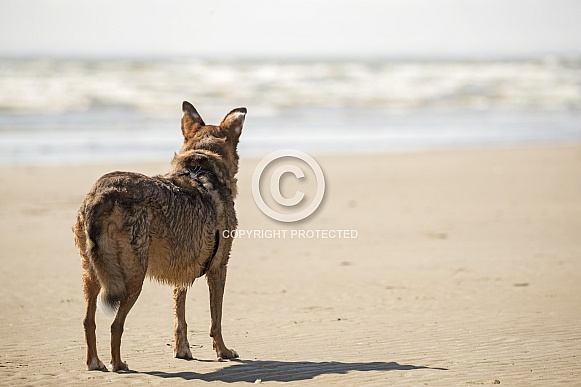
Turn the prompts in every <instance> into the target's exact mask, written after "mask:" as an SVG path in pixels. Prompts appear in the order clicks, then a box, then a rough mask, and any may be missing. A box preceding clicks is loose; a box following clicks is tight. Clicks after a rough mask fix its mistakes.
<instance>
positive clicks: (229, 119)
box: [220, 107, 246, 140]
mask: <svg viewBox="0 0 581 387" xmlns="http://www.w3.org/2000/svg"><path fill="white" fill-rule="evenodd" d="M245 118H246V108H244V107H241V108H237V109H234V110H232V111H231V112H230V113H228V114H226V117H224V119H223V120H222V123H221V124H220V126H221V127H222V128H224V129H227V130H228V133H230V135H231V136H232V137H233V138H235V139H236V140H238V138H239V137H240V134H241V133H242V126H243V125H244V119H245Z"/></svg>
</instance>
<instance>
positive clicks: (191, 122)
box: [182, 101, 206, 139]
mask: <svg viewBox="0 0 581 387" xmlns="http://www.w3.org/2000/svg"><path fill="white" fill-rule="evenodd" d="M182 111H183V112H184V115H183V116H182V134H183V135H184V138H186V139H187V138H190V137H191V136H192V134H193V133H194V132H195V131H196V130H197V129H198V128H200V127H201V126H205V125H206V124H205V123H204V120H203V119H202V117H201V116H200V114H199V113H198V111H197V110H196V108H195V107H194V105H192V104H191V103H189V102H188V101H184V102H183V104H182Z"/></svg>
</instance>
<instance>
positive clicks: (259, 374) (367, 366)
mask: <svg viewBox="0 0 581 387" xmlns="http://www.w3.org/2000/svg"><path fill="white" fill-rule="evenodd" d="M231 363H237V364H235V365H230V366H228V367H225V368H222V369H219V370H217V371H213V372H209V373H206V374H200V373H196V372H175V373H168V372H163V371H149V372H144V373H146V374H149V375H153V376H158V377H161V378H166V379H172V378H179V379H184V380H203V381H206V382H214V381H221V382H226V383H235V382H247V383H254V382H255V381H256V380H258V379H260V380H261V381H263V382H270V381H274V382H294V381H301V380H309V379H313V378H314V377H315V376H319V375H327V374H339V375H345V374H347V373H348V372H351V371H359V372H367V371H409V370H420V369H430V370H440V371H447V369H446V368H432V367H426V366H415V365H409V364H399V363H396V362H370V363H341V362H334V361H331V362H320V363H318V362H285V361H264V360H233V361H231Z"/></svg>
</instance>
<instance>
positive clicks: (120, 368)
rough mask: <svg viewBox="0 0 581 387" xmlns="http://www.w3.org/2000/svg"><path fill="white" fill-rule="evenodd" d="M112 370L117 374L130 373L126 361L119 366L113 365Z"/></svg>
mask: <svg viewBox="0 0 581 387" xmlns="http://www.w3.org/2000/svg"><path fill="white" fill-rule="evenodd" d="M111 368H112V370H113V372H117V371H128V370H129V367H128V366H127V363H125V362H124V361H122V362H119V364H113V363H111Z"/></svg>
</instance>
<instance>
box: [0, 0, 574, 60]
mask: <svg viewBox="0 0 581 387" xmlns="http://www.w3.org/2000/svg"><path fill="white" fill-rule="evenodd" d="M546 54H573V55H578V54H581V1H580V0H353V1H351V0H333V1H327V0H294V1H287V0H249V1H244V0H239V1H234V0H214V1H210V0H208V1H203V2H202V1H193V0H183V1H176V0H83V1H81V0H1V1H0V56H22V55H26V56H31V55H32V56H34V55H56V56H74V57H78V56H96V57H99V56H113V57H115V56H125V57H127V56H129V57H131V56H154V57H157V56H162V57H163V56H174V55H175V56H192V55H199V56H205V57H213V56H218V57H221V58H223V57H241V56H242V57H281V56H283V57H300V58H303V57H306V58H309V57H341V58H357V57H361V56H364V57H371V58H373V57H420V58H431V57H490V56H494V57H499V56H500V57H507V56H508V57H521V56H531V55H533V56H537V55H546Z"/></svg>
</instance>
